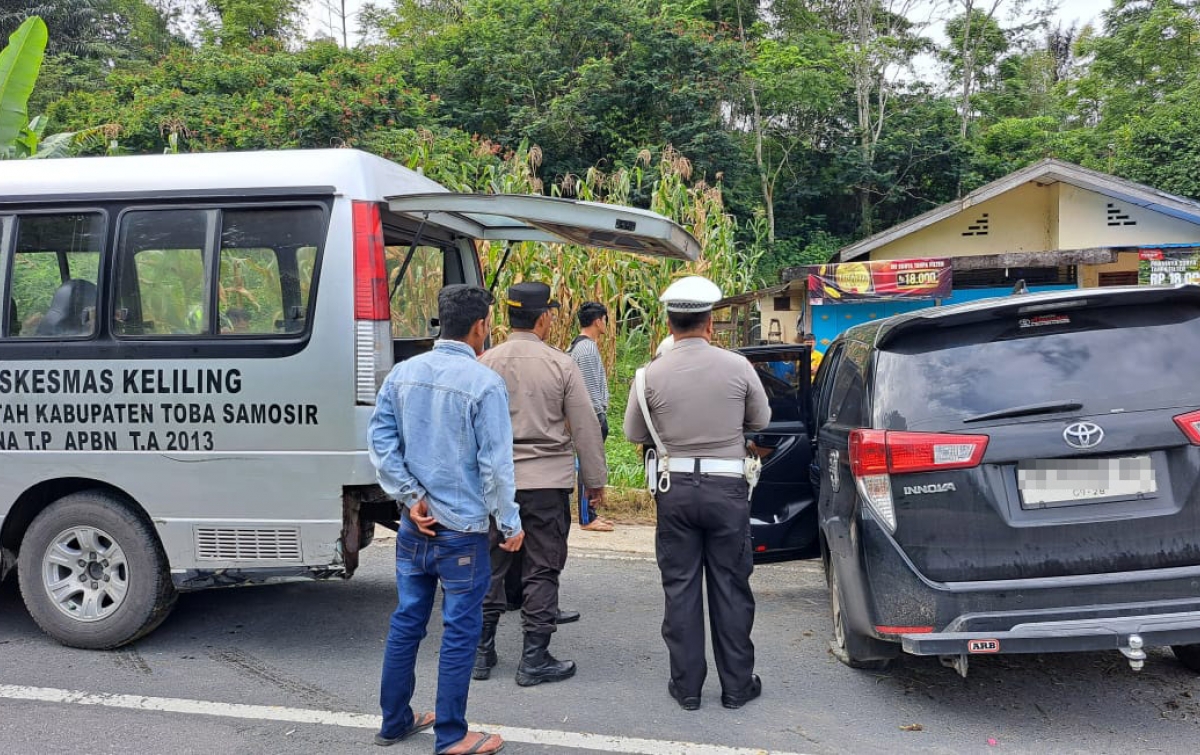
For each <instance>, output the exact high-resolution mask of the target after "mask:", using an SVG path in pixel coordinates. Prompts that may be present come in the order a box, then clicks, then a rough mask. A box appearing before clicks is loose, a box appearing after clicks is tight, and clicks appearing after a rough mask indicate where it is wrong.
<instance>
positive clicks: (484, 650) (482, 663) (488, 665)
mask: <svg viewBox="0 0 1200 755" xmlns="http://www.w3.org/2000/svg"><path fill="white" fill-rule="evenodd" d="M499 623H500V622H498V621H486V620H485V621H484V622H483V634H481V635H479V647H477V648H475V668H473V669H471V678H472V679H477V680H479V681H482V680H484V679H487V678H488V677H489V676H491V675H492V667H493V666H495V665H496V660H497V658H496V626H497V625H498V624H499Z"/></svg>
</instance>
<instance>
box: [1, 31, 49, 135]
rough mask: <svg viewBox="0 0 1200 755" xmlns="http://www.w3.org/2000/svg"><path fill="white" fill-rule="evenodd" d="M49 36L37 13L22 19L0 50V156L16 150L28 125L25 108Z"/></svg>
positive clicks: (27, 112)
mask: <svg viewBox="0 0 1200 755" xmlns="http://www.w3.org/2000/svg"><path fill="white" fill-rule="evenodd" d="M48 38H49V35H48V34H47V31H46V23H45V22H44V21H43V20H42V19H41V18H39V17H38V16H33V17H31V18H28V19H26V20H25V22H24V23H22V24H21V25H20V26H19V27H18V28H17V30H16V31H14V32H13V33H12V36H10V37H9V40H8V44H7V45H5V47H4V49H3V50H0V155H5V154H9V153H12V152H17V151H18V150H19V148H20V140H21V139H22V137H23V132H24V131H26V130H27V129H28V126H29V111H28V110H27V109H26V108H27V106H28V102H29V95H30V94H32V93H33V87H34V84H36V83H37V77H38V70H39V69H40V68H41V66H42V58H43V56H44V55H45V51H46V43H47V40H48Z"/></svg>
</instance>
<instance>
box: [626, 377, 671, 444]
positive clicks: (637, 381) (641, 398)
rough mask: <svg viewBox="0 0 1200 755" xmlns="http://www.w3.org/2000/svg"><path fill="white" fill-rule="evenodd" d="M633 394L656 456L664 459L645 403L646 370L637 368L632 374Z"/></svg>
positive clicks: (660, 441)
mask: <svg viewBox="0 0 1200 755" xmlns="http://www.w3.org/2000/svg"><path fill="white" fill-rule="evenodd" d="M633 392H634V393H636V394H637V402H638V406H639V407H641V409H642V416H643V417H644V418H645V419H646V429H647V430H649V431H650V437H651V438H653V439H654V449H655V450H656V451H657V452H658V455H659V456H661V457H663V458H666V455H667V449H666V447H665V446H663V442H662V438H660V437H658V430H656V429H654V420H653V419H651V418H650V407H649V406H648V405H647V403H646V368H645V367H639V368H638V371H637V372H635V373H633Z"/></svg>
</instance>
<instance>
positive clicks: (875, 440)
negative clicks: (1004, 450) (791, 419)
mask: <svg viewBox="0 0 1200 755" xmlns="http://www.w3.org/2000/svg"><path fill="white" fill-rule="evenodd" d="M1197 419H1198V421H1200V413H1198V416H1197ZM987 445H988V436H986V435H949V434H945V433H910V432H902V431H892V430H854V431H852V432H851V433H850V473H851V474H852V475H854V484H855V486H856V487H857V488H858V492H859V494H860V495H862V497H863V500H865V501H866V502H867V505H868V506H870V507H871V510H872V512H873V513H874V514H875V515H876V518H878V519H879V520H880V521H881V522H883V523H884V524H885V525H887V527H888V529H889V530H891V531H893V532H894V531H895V530H896V510H895V507H894V506H893V504H892V480H891V476H890V475H893V474H912V473H916V472H936V471H940V470H943V469H967V468H970V467H977V466H979V463H980V462H981V461H982V460H983V454H984V452H985V451H987Z"/></svg>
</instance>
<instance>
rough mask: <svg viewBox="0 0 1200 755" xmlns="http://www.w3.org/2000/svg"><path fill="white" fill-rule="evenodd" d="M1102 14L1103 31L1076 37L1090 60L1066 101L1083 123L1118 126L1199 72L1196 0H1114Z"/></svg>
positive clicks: (1199, 23) (1199, 25) (1199, 21)
mask: <svg viewBox="0 0 1200 755" xmlns="http://www.w3.org/2000/svg"><path fill="white" fill-rule="evenodd" d="M1103 19H1104V34H1096V33H1094V32H1092V31H1090V30H1089V31H1088V32H1087V33H1085V34H1084V35H1083V36H1082V38H1081V39H1080V42H1079V47H1080V52H1081V53H1082V54H1083V55H1085V56H1091V58H1092V60H1091V63H1090V65H1089V67H1088V71H1087V73H1086V74H1085V75H1084V76H1083V77H1081V79H1080V80H1079V81H1078V82H1076V83H1075V85H1074V86H1073V91H1072V103H1071V104H1072V106H1073V107H1074V109H1075V110H1076V111H1077V113H1078V114H1079V115H1080V116H1081V117H1082V119H1083V121H1084V122H1085V123H1089V124H1096V125H1101V123H1100V122H1101V121H1102V120H1106V121H1108V123H1109V124H1112V125H1113V126H1114V127H1119V125H1120V124H1122V123H1124V122H1125V121H1126V120H1127V119H1128V118H1130V117H1134V116H1137V115H1138V114H1140V113H1143V112H1145V110H1146V109H1147V108H1153V107H1154V106H1155V105H1156V104H1158V103H1161V102H1162V101H1163V100H1164V99H1165V98H1166V97H1167V95H1169V94H1170V93H1172V92H1176V91H1179V90H1180V89H1183V88H1184V87H1186V86H1188V85H1189V84H1190V83H1191V82H1192V81H1193V80H1194V79H1195V77H1196V75H1197V73H1198V71H1200V9H1198V5H1197V3H1196V2H1195V0H1113V5H1112V7H1111V8H1110V9H1108V10H1106V11H1105V12H1104V13H1103ZM1101 128H1102V129H1104V128H1106V127H1105V126H1102V125H1101Z"/></svg>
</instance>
